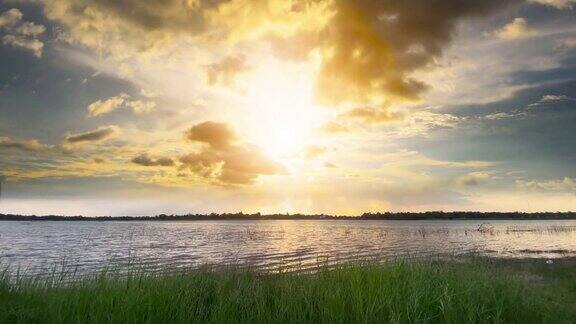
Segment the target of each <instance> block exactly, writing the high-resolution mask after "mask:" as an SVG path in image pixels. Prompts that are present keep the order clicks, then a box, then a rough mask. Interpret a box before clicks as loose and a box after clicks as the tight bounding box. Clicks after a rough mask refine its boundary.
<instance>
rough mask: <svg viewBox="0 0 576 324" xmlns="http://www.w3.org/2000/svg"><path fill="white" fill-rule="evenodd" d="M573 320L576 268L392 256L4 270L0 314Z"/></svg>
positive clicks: (59, 319) (104, 319)
mask: <svg viewBox="0 0 576 324" xmlns="http://www.w3.org/2000/svg"><path fill="white" fill-rule="evenodd" d="M189 322H198V323H211V322H212V323H239V322H240V323H288V322H289V323H350V322H354V323H375V322H390V323H428V322H430V323H478V322H480V323H484V322H489V323H542V322H549V323H575V322H576V267H575V266H574V264H573V262H566V263H562V262H556V263H555V264H554V265H547V264H545V263H543V262H532V261H514V262H511V261H490V260H465V261H445V262H442V261H437V262H432V261H430V262H418V263H406V262H394V263H387V264H383V265H374V264H373V265H370V264H365V265H360V264H359V265H348V266H342V267H339V268H336V269H331V270H329V269H325V270H321V271H319V272H318V273H316V274H278V275H258V274H256V273H254V272H251V271H246V270H219V271H209V270H195V271H192V272H190V273H187V274H185V275H154V276H153V275H146V274H138V275H131V276H129V277H128V278H124V279H121V278H118V277H116V276H114V275H113V274H111V273H108V274H106V273H104V274H101V275H99V276H98V277H95V278H91V279H86V280H82V281H79V282H77V283H75V284H72V285H64V284H61V283H57V282H56V283H54V282H52V283H49V282H46V281H41V280H30V279H20V280H14V278H8V275H6V274H5V275H4V276H1V277H0V323H189Z"/></svg>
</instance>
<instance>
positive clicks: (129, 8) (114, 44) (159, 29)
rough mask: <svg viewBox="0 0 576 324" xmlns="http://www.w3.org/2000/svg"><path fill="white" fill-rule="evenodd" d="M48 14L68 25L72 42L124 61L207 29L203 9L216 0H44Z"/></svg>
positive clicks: (63, 36) (66, 30)
mask: <svg viewBox="0 0 576 324" xmlns="http://www.w3.org/2000/svg"><path fill="white" fill-rule="evenodd" d="M39 2H40V3H42V4H43V5H44V12H45V14H46V16H47V18H48V19H51V20H54V21H56V22H57V23H59V24H60V25H61V26H62V27H64V30H63V32H62V34H61V36H60V39H63V40H65V41H67V42H69V43H72V44H77V45H81V46H84V47H88V48H91V49H94V50H96V51H97V52H98V53H100V54H103V55H109V56H110V57H113V58H114V59H115V60H118V61H122V60H125V59H128V58H131V57H133V56H135V55H140V54H146V55H154V54H155V53H158V52H161V51H163V50H165V49H166V48H169V46H170V45H171V44H173V42H174V41H175V40H176V39H178V38H180V37H182V36H186V35H196V34H198V33H200V32H201V31H202V30H204V29H205V28H204V25H205V24H204V20H205V19H204V17H203V14H202V12H203V11H204V10H205V9H206V8H209V7H212V6H213V4H212V1H208V2H207V1H196V0H190V1H188V0H187V1H181V0H166V1H144V2H143V1H139V0H125V1H108V0H88V1H76V0H59V1H53V0H39Z"/></svg>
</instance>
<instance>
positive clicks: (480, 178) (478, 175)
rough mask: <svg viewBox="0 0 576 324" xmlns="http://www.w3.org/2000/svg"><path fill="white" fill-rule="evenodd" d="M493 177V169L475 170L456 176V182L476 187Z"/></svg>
mask: <svg viewBox="0 0 576 324" xmlns="http://www.w3.org/2000/svg"><path fill="white" fill-rule="evenodd" d="M495 178H496V176H495V173H494V172H493V171H476V172H470V173H468V174H466V175H463V176H461V177H460V178H458V180H457V183H458V184H459V185H460V186H465V187H476V186H479V185H482V184H485V183H487V182H489V181H490V180H493V179H495Z"/></svg>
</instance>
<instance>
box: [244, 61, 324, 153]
mask: <svg viewBox="0 0 576 324" xmlns="http://www.w3.org/2000/svg"><path fill="white" fill-rule="evenodd" d="M283 67H286V69H281V68H279V66H278V65H272V64H270V65H265V66H263V67H262V68H260V69H258V70H257V71H255V73H254V74H253V76H252V78H250V79H249V80H248V83H247V86H246V87H247V92H246V96H247V98H248V104H249V105H250V109H251V110H253V116H255V118H254V119H253V123H254V124H253V125H251V126H252V127H253V128H254V130H255V132H254V133H255V135H256V136H255V138H254V143H256V145H258V146H259V147H260V148H261V149H262V150H264V152H266V154H268V155H270V156H272V157H275V158H287V157H294V156H296V155H297V154H299V153H301V152H302V151H303V150H304V149H305V148H306V146H308V145H311V144H313V140H314V132H315V131H316V129H317V128H318V125H319V124H321V122H322V120H323V118H325V117H323V113H325V112H323V109H322V108H321V107H318V106H317V105H316V104H315V103H314V96H313V89H314V87H313V81H314V80H313V76H312V75H313V74H312V73H303V72H302V71H299V73H298V72H296V71H294V70H290V69H289V66H283Z"/></svg>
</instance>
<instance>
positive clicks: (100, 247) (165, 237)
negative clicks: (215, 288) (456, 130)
mask: <svg viewBox="0 0 576 324" xmlns="http://www.w3.org/2000/svg"><path fill="white" fill-rule="evenodd" d="M468 253H476V254H480V255H484V256H491V257H502V258H525V257H539V258H558V257H570V256H576V221H574V220H541V221H540V220H526V221H490V222H482V221H475V220H474V221H472V220H457V221H456V220H452V221H439V220H434V221H383V220H361V221H360V220H261V221H255V220H239V221H162V222H159V221H157V222H150V221H148V222H146V221H142V222H139V221H118V222H116V221H114V222H74V221H4V222H0V263H1V264H5V265H10V267H11V268H12V269H14V268H20V269H25V270H26V271H28V272H29V273H31V272H35V273H38V272H48V271H50V270H53V269H56V268H64V267H65V268H70V267H73V268H74V270H75V271H78V273H93V272H96V271H99V270H101V269H103V268H107V267H108V268H109V267H124V266H127V265H131V266H134V265H137V266H139V267H143V268H146V269H148V270H162V269H172V270H180V269H190V268H195V267H199V266H201V265H205V264H216V265H222V264H234V265H248V266H251V267H255V268H258V269H262V270H272V271H288V270H294V269H310V268H314V267H316V266H317V265H318V264H324V263H336V262H345V261H350V260H356V259H366V258H371V259H374V260H388V259H396V258H420V257H436V256H454V255H456V256H457V255H464V254H468Z"/></svg>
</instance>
